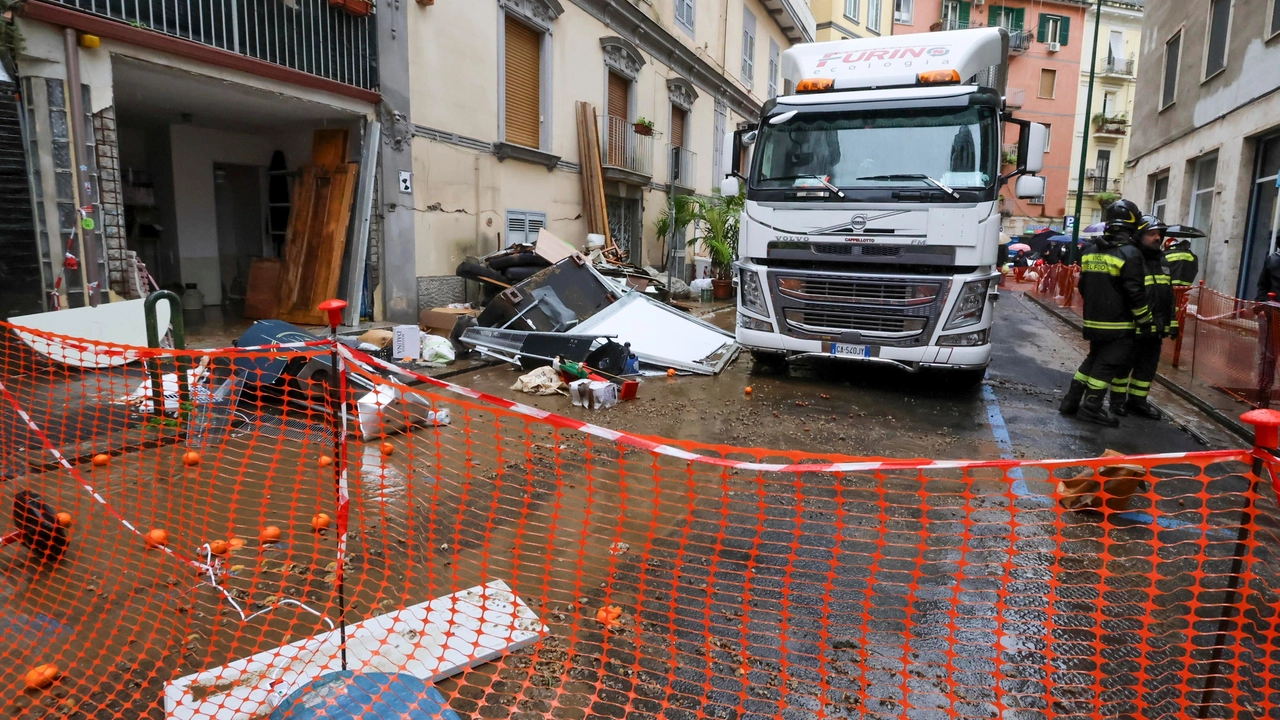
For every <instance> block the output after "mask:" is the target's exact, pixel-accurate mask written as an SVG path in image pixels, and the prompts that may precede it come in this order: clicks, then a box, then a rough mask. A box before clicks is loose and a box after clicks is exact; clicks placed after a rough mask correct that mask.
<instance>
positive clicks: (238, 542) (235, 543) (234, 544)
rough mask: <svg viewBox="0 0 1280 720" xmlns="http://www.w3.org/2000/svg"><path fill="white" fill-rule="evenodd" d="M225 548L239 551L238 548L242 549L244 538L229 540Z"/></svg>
mask: <svg viewBox="0 0 1280 720" xmlns="http://www.w3.org/2000/svg"><path fill="white" fill-rule="evenodd" d="M227 547H229V548H231V549H232V550H239V549H240V548H242V547H244V538H235V537H233V538H231V539H230V540H228V541H227Z"/></svg>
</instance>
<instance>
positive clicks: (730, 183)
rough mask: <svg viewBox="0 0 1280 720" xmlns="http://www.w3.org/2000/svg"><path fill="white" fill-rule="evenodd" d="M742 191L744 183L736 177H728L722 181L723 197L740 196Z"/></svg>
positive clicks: (721, 191) (721, 193)
mask: <svg viewBox="0 0 1280 720" xmlns="http://www.w3.org/2000/svg"><path fill="white" fill-rule="evenodd" d="M740 192H742V183H741V182H739V181H738V178H736V177H727V178H725V179H723V180H721V181H720V195H721V196H722V197H738V193H740Z"/></svg>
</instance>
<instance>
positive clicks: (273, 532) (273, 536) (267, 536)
mask: <svg viewBox="0 0 1280 720" xmlns="http://www.w3.org/2000/svg"><path fill="white" fill-rule="evenodd" d="M280 535H281V533H280V528H278V527H276V526H275V525H268V526H266V527H264V528H262V534H261V535H259V536H258V539H259V540H261V541H262V542H276V541H277V540H279V539H280Z"/></svg>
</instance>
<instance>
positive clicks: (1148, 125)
mask: <svg viewBox="0 0 1280 720" xmlns="http://www.w3.org/2000/svg"><path fill="white" fill-rule="evenodd" d="M1142 56H1143V58H1144V62H1143V64H1142V67H1141V68H1140V69H1139V72H1138V101H1137V103H1136V105H1135V107H1134V115H1133V128H1134V131H1133V141H1132V145H1131V148H1130V159H1129V168H1128V173H1127V179H1126V182H1125V194H1126V195H1127V196H1129V197H1131V198H1133V199H1137V200H1139V201H1140V204H1143V205H1145V206H1146V207H1147V208H1150V209H1151V211H1152V212H1153V213H1154V214H1156V215H1159V216H1160V217H1162V218H1163V219H1164V220H1165V222H1169V223H1182V224H1187V225H1192V226H1194V227H1196V228H1198V229H1200V230H1202V231H1204V232H1205V233H1207V234H1208V238H1207V239H1206V240H1204V241H1199V242H1196V243H1194V244H1193V246H1192V248H1193V250H1194V251H1195V252H1196V253H1197V254H1198V255H1199V256H1200V257H1201V262H1200V267H1201V277H1202V279H1203V280H1204V281H1205V283H1206V284H1207V285H1208V286H1209V287H1211V288H1213V289H1215V290H1218V291H1220V292H1223V293H1227V294H1232V295H1237V296H1241V297H1249V298H1252V297H1253V295H1254V293H1255V292H1256V290H1257V276H1258V272H1259V270H1260V269H1261V267H1262V262H1263V260H1264V259H1265V258H1266V256H1267V254H1268V253H1269V252H1271V250H1272V249H1273V248H1274V247H1275V240H1276V234H1277V225H1280V220H1278V219H1277V207H1276V193H1277V187H1276V186H1277V176H1278V175H1280V92H1278V91H1280V2H1278V1H1277V0H1186V1H1185V2H1177V3H1171V2H1163V3H1152V4H1151V5H1150V6H1149V7H1148V8H1147V12H1146V18H1145V20H1144V22H1143V31H1142Z"/></svg>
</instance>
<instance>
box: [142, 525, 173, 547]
mask: <svg viewBox="0 0 1280 720" xmlns="http://www.w3.org/2000/svg"><path fill="white" fill-rule="evenodd" d="M168 542H169V533H167V532H165V531H164V530H161V529H160V528H156V529H154V530H148V531H147V547H153V548H155V547H164V546H165V545H166V544H167V543H168Z"/></svg>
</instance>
